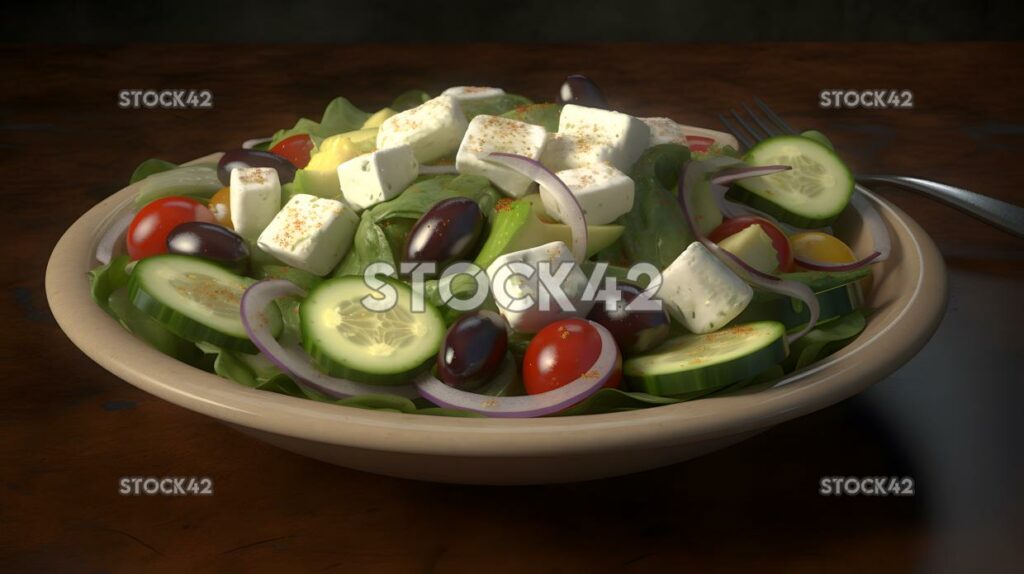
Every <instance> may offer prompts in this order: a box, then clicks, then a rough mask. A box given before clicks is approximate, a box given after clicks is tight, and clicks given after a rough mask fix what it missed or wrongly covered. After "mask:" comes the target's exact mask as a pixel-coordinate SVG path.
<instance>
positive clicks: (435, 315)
mask: <svg viewBox="0 0 1024 574" xmlns="http://www.w3.org/2000/svg"><path fill="white" fill-rule="evenodd" d="M384 281H386V282H387V283H388V285H390V286H391V287H392V288H394V290H395V292H396V294H397V303H396V304H395V305H394V306H393V307H391V309H388V310H386V311H373V310H370V309H367V308H366V307H365V306H364V305H363V303H362V301H363V299H364V298H365V297H368V296H369V297H372V298H376V299H379V298H380V297H381V292H379V291H376V290H374V289H371V288H370V287H369V286H367V285H366V283H365V281H364V280H363V277H362V276H361V275H359V276H355V275H352V276H344V277H338V278H336V279H330V280H327V281H324V282H323V283H321V284H320V285H318V286H317V287H316V288H315V289H313V290H312V291H311V292H310V294H309V296H308V297H306V299H305V301H303V302H302V305H301V307H300V309H299V321H300V323H301V326H302V340H303V344H304V346H305V348H306V351H307V352H308V353H309V354H310V356H312V357H313V360H314V361H315V362H316V363H317V365H318V366H319V367H320V368H321V369H323V370H324V371H325V372H328V373H330V374H331V375H334V376H337V377H344V378H347V379H352V380H354V381H359V382H363V383H370V384H378V385H399V384H404V383H408V382H409V381H410V380H412V378H413V377H414V376H415V375H417V374H418V373H420V372H422V371H423V370H424V369H426V368H427V367H428V366H429V365H430V364H431V363H432V362H433V361H434V358H435V357H436V356H437V351H438V349H440V348H441V341H442V339H443V338H444V334H445V324H444V320H443V319H442V318H441V313H440V312H438V310H437V308H436V307H434V306H433V305H431V304H430V303H427V302H426V301H424V303H423V304H424V309H423V311H422V312H414V311H413V309H412V297H413V294H412V290H411V289H410V288H409V286H408V285H406V284H405V283H402V282H400V281H398V280H394V279H384Z"/></svg>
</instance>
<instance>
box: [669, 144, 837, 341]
mask: <svg viewBox="0 0 1024 574" xmlns="http://www.w3.org/2000/svg"><path fill="white" fill-rule="evenodd" d="M715 169H716V168H715V164H712V163H711V162H702V161H691V162H689V163H688V164H687V165H686V167H684V168H683V171H682V172H681V173H680V174H679V196H680V198H681V199H682V201H681V202H680V203H681V207H682V210H683V215H684V216H685V218H686V224H687V225H688V226H689V227H690V232H691V233H693V236H694V237H695V238H697V241H700V242H701V244H702V245H704V247H706V248H707V249H708V251H710V252H711V253H714V254H715V256H716V257H718V258H719V259H720V260H721V261H722V262H723V263H725V264H726V266H728V267H729V269H731V270H732V271H733V272H734V273H736V274H737V275H739V276H740V277H741V278H742V279H743V280H744V281H746V282H748V283H750V284H752V285H756V286H757V287H760V288H762V289H764V290H766V291H771V292H772V293H778V294H780V295H786V296H788V297H792V298H794V299H799V300H800V301H802V302H803V303H804V305H807V309H808V311H810V320H809V321H807V324H806V325H804V328H803V329H801V330H800V331H799V332H797V333H794V334H792V335H788V336H787V337H786V340H787V341H788V342H789V343H792V342H794V341H796V340H797V339H799V338H800V337H803V336H804V335H806V334H807V332H808V331H810V330H811V329H813V328H814V325H815V324H816V323H817V322H818V317H819V316H820V315H821V310H820V308H819V306H818V297H817V296H816V295H815V294H814V291H813V290H812V289H811V288H810V287H808V286H807V285H805V284H804V283H799V282H797V281H789V280H786V279H782V278H779V277H776V276H774V275H770V274H768V273H764V272H762V271H759V270H757V269H755V268H753V267H751V266H750V265H749V264H747V262H746V261H743V260H742V259H740V258H739V257H737V256H736V255H733V254H732V253H730V252H728V251H726V250H725V249H722V248H721V247H719V246H718V244H716V243H715V242H714V241H711V240H710V239H708V238H707V237H706V236H705V235H704V234H702V233H701V232H700V227H698V226H697V222H696V221H695V220H694V218H693V206H692V203H693V199H692V197H691V196H692V195H693V190H694V189H695V188H696V186H697V185H698V184H699V183H700V182H701V181H702V180H705V179H707V178H708V176H709V175H710V174H711V172H712V171H714V170H715Z"/></svg>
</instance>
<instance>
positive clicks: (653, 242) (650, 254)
mask: <svg viewBox="0 0 1024 574" xmlns="http://www.w3.org/2000/svg"><path fill="white" fill-rule="evenodd" d="M689 159H690V151H689V150H688V149H686V148H685V147H683V146H681V145H676V144H663V145H658V146H654V147H652V148H650V149H648V150H647V151H645V152H644V154H643V155H642V156H640V159H639V160H637V162H636V165H634V166H633V170H632V172H631V173H630V175H631V177H632V178H633V180H634V182H636V191H635V195H634V199H633V208H632V209H631V210H630V211H629V213H627V214H626V215H624V216H622V218H621V219H620V220H619V223H621V224H622V225H624V226H625V227H626V230H625V231H624V232H623V233H622V238H621V239H620V240H619V242H618V243H617V244H616V245H613V246H611V247H609V248H608V249H606V250H605V251H603V252H601V253H599V254H598V259H599V260H601V261H607V262H609V263H612V264H615V265H620V266H623V267H627V266H629V265H630V264H632V263H636V262H639V261H647V262H650V263H653V264H654V265H656V266H657V267H658V268H659V269H664V268H665V267H667V266H668V265H669V264H670V263H672V262H673V261H675V259H676V257H679V254H680V253H682V252H683V250H684V249H686V246H687V245H689V244H690V243H692V242H693V236H692V235H691V234H690V231H689V229H688V228H687V226H686V218H685V217H683V212H682V209H681V208H680V207H679V202H678V200H677V199H676V191H675V190H676V183H677V181H678V179H679V170H681V169H682V168H683V165H684V164H685V163H686V162H687V161H688V160H689ZM652 229H657V230H658V232H657V233H651V232H650V230H652Z"/></svg>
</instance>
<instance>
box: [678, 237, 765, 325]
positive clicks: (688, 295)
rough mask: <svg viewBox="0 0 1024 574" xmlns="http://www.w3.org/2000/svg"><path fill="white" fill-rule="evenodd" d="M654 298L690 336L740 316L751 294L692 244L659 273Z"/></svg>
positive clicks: (749, 290) (742, 284) (744, 285)
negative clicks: (660, 278)
mask: <svg viewBox="0 0 1024 574" xmlns="http://www.w3.org/2000/svg"><path fill="white" fill-rule="evenodd" d="M661 277H662V284H661V289H660V290H659V291H658V298H659V299H661V300H662V301H664V302H665V306H666V307H667V308H668V311H669V313H670V314H671V315H672V316H673V317H674V318H675V319H676V320H677V321H679V322H680V323H682V324H683V326H684V327H686V328H687V329H689V330H690V331H691V332H693V333H698V334H699V333H710V332H712V331H716V330H718V329H721V328H722V327H724V326H725V324H726V323H728V322H729V321H732V320H733V319H735V318H736V316H737V315H739V314H740V313H742V312H743V310H744V309H746V308H747V305H748V304H749V303H750V299H751V298H753V296H754V290H753V289H751V288H750V285H747V283H746V282H745V281H743V279H740V278H739V276H737V275H736V274H735V273H733V272H732V270H730V269H729V268H728V267H726V265H725V263H722V262H721V261H719V259H718V258H717V257H715V256H714V254H712V253H711V252H710V251H708V250H707V248H706V247H704V246H703V245H701V244H700V243H699V242H697V241H694V242H693V243H691V244H690V246H689V247H687V248H686V251H683V252H682V254H680V255H679V257H677V258H676V260H675V261H673V262H672V264H671V265H669V266H668V267H666V268H665V270H664V271H662V272H661Z"/></svg>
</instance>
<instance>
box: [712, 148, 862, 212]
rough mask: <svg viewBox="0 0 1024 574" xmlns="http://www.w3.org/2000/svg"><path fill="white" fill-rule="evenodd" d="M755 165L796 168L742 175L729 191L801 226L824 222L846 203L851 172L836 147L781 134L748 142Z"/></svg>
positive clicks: (750, 161)
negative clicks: (757, 175)
mask: <svg viewBox="0 0 1024 574" xmlns="http://www.w3.org/2000/svg"><path fill="white" fill-rule="evenodd" d="M744 160H745V161H746V162H747V163H748V164H750V165H751V166H755V167H756V166H766V165H788V166H791V167H792V169H791V170H789V171H783V172H779V173H774V174H772V175H766V176H764V177H752V178H748V179H745V180H742V181H740V182H738V183H737V185H735V186H733V187H732V188H731V189H730V190H729V192H728V194H727V197H728V198H729V199H731V200H733V201H739V202H742V203H745V204H747V205H749V206H750V207H753V208H754V209H758V210H760V211H763V212H765V213H767V214H769V215H772V216H774V217H775V218H777V219H779V220H780V221H782V222H784V223H788V224H790V225H795V226H797V227H803V228H816V227H824V226H826V225H829V224H831V223H832V222H834V221H835V220H836V219H837V218H838V217H839V214H840V213H842V212H843V210H844V209H846V206H847V205H848V204H849V203H850V197H851V196H852V194H853V184H854V181H853V175H852V174H851V173H850V169H849V168H848V167H846V164H844V163H843V162H842V160H840V159H839V157H838V156H837V155H836V154H835V152H834V151H832V150H831V149H829V148H828V147H827V146H825V145H823V144H822V143H821V142H819V141H817V140H815V139H811V138H807V137H802V136H778V137H773V138H768V139H766V140H763V141H761V142H760V143H758V144H757V145H755V146H754V147H752V148H750V150H749V151H748V152H747V155H746V156H745V157H744Z"/></svg>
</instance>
